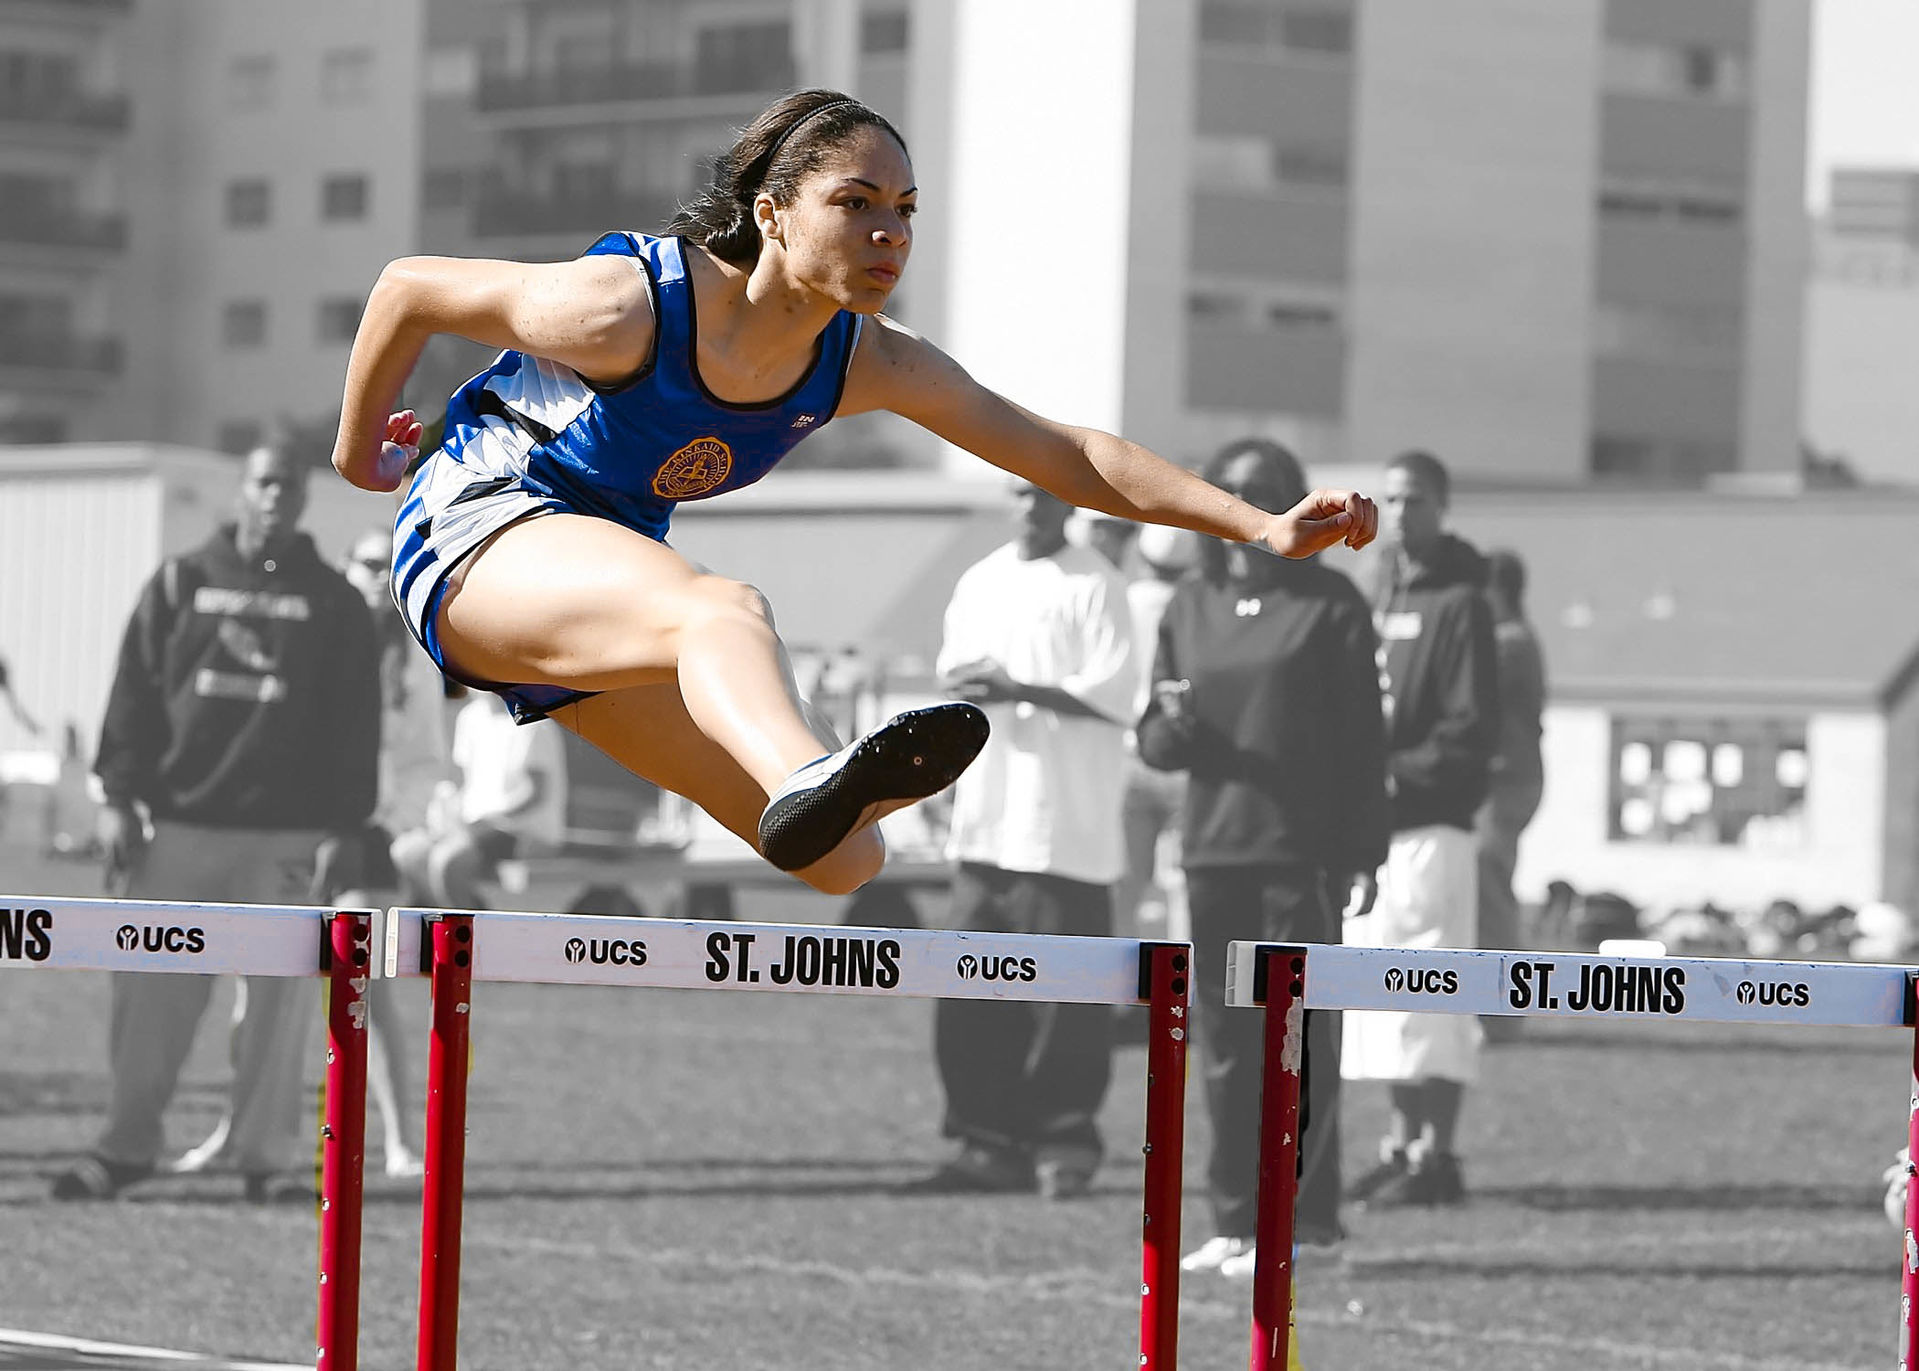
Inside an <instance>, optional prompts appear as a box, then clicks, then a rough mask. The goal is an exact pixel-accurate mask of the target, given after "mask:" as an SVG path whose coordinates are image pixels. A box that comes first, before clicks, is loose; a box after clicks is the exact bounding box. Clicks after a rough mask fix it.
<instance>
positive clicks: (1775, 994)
mask: <svg viewBox="0 0 1919 1371" xmlns="http://www.w3.org/2000/svg"><path fill="white" fill-rule="evenodd" d="M1733 996H1734V998H1736V999H1737V1000H1738V1001H1739V1003H1741V1004H1763V1005H1774V1006H1778V1007H1780V1008H1785V1007H1787V1006H1791V1005H1797V1006H1799V1007H1800V1008H1801V1009H1803V1008H1805V1007H1806V1006H1807V1005H1810V1004H1811V1003H1812V987H1811V986H1809V985H1807V984H1806V983H1805V982H1804V981H1759V982H1753V981H1741V982H1740V983H1739V988H1738V989H1737V990H1735V991H1734V992H1733Z"/></svg>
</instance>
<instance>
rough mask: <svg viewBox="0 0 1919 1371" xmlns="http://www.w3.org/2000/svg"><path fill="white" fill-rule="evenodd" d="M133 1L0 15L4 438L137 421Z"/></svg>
mask: <svg viewBox="0 0 1919 1371" xmlns="http://www.w3.org/2000/svg"><path fill="white" fill-rule="evenodd" d="M131 10H132V5H131V3H130V0H92V2H91V3H65V4H62V3H58V0H21V3H13V4H8V5H6V6H4V7H0V443H51V442H62V441H65V440H67V439H69V438H76V437H84V436H87V435H88V434H89V433H90V432H94V431H99V430H100V429H103V428H110V427H112V426H114V425H115V424H116V423H125V422H131V416H130V415H128V414H127V413H126V412H125V406H123V405H116V404H115V403H114V402H115V400H117V399H118V398H119V395H118V392H119V390H120V387H121V378H122V376H123V374H124V371H125V363H126V355H127V348H126V343H127V324H128V319H127V300H126V278H127V207H128V200H129V197H130V194H131V193H132V191H131V186H130V178H131V177H132V176H134V175H135V173H134V172H133V171H132V170H131V168H132V166H133V165H135V164H137V159H136V158H134V157H133V156H131V155H130V147H129V144H130V142H131V135H130V130H131V128H132V126H133V117H132V101H131V100H130V99H129V96H128V79H127V69H128V62H127V58H128V51H129V39H130V36H131V33H132V30H133V27H134V26H133V24H132V22H131V20H130V14H131Z"/></svg>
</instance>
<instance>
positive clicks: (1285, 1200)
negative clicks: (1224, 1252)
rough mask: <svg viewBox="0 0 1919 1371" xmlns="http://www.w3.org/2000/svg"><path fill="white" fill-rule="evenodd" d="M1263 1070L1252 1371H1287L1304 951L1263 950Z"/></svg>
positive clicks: (1303, 1035)
mask: <svg viewBox="0 0 1919 1371" xmlns="http://www.w3.org/2000/svg"><path fill="white" fill-rule="evenodd" d="M1262 953H1263V956H1262V958H1261V961H1260V972H1262V973H1263V974H1264V977H1265V990H1264V993H1265V1000H1266V1040H1265V1067H1264V1073H1265V1074H1264V1077H1263V1082H1262V1085H1261V1099H1260V1117H1259V1216H1258V1219H1257V1221H1256V1222H1257V1228H1256V1232H1255V1234H1254V1238H1253V1241H1254V1242H1255V1244H1256V1247H1255V1249H1254V1256H1253V1358H1252V1368H1253V1371H1269V1368H1271V1371H1286V1345H1287V1341H1288V1339H1289V1338H1290V1337H1291V1336H1292V1321H1293V1217H1294V1212H1295V1210H1296V1209H1297V1207H1298V1200H1299V1081H1300V1065H1301V1063H1302V1062H1303V1060H1304V1058H1305V1052H1306V949H1305V948H1303V947H1271V948H1264V949H1262Z"/></svg>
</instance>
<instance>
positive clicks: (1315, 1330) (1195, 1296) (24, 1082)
mask: <svg viewBox="0 0 1919 1371" xmlns="http://www.w3.org/2000/svg"><path fill="white" fill-rule="evenodd" d="M36 874H37V875H39V876H40V877H41V878H42V879H41V883H40V888H43V889H53V888H57V886H56V885H51V884H48V883H47V881H46V879H44V873H36ZM61 874H62V873H55V876H56V878H58V877H59V876H60V875H61ZM29 879H31V878H30V877H29V876H28V875H27V874H26V873H23V872H22V871H21V870H19V869H18V868H16V869H15V870H13V871H12V872H11V873H9V874H8V875H0V888H5V887H7V886H9V885H12V886H14V888H15V889H16V890H23V889H29V888H32V887H31V886H30V885H22V884H20V882H22V881H26V880H29ZM69 888H74V887H69ZM76 893H78V891H77V889H76ZM407 989H408V990H409V991H410V992H412V993H411V994H410V995H409V999H408V1005H407V1008H408V1010H409V1013H410V1016H411V1019H412V1021H413V1022H414V1023H415V1024H419V1025H423V1024H424V1022H425V1016H426V1004H425V991H424V987H423V986H419V985H410V986H408V987H407ZM106 990H107V985H106V977H105V976H104V975H100V974H97V973H46V972H22V971H16V970H8V971H0V1325H4V1326H10V1327H17V1328H28V1329H37V1330H41V1331H45V1332H56V1333H67V1334H74V1335H82V1336H87V1337H97V1338H104V1339H111V1340H118V1341H125V1342H135V1343H150V1344H159V1345H165V1346H172V1347H180V1348H185V1349H191V1350H194V1351H199V1352H209V1353H220V1354H224V1355H230V1356H248V1357H257V1358H266V1359H284V1360H286V1361H301V1360H306V1361H307V1362H308V1363H309V1364H310V1363H311V1358H312V1344H311V1332H312V1324H313V1303H314V1294H313V1285H314V1265H315V1261H314V1259H315V1248H316V1234H317V1226H316V1222H315V1216H314V1214H313V1213H312V1211H311V1210H310V1209H308V1208H306V1207H303V1206H293V1207H280V1208H258V1207H249V1206H246V1205H243V1204H242V1203H240V1201H239V1199H238V1188H239V1187H238V1182H237V1181H236V1180H234V1179H232V1178H193V1179H190V1180H179V1181H163V1182H156V1183H154V1184H152V1185H149V1186H147V1187H144V1188H142V1189H140V1190H137V1191H135V1192H134V1193H133V1195H132V1196H130V1197H129V1198H128V1199H127V1200H125V1201H124V1202H121V1203H115V1204H107V1205H83V1206H67V1205H55V1204H53V1203H51V1202H50V1201H48V1200H47V1199H46V1198H45V1193H46V1184H47V1179H48V1177H49V1176H50V1175H51V1174H52V1173H53V1172H54V1171H55V1170H56V1169H58V1167H59V1166H60V1165H61V1164H62V1162H63V1161H64V1160H65V1159H66V1158H67V1157H68V1156H69V1155H70V1154H71V1153H73V1152H74V1151H76V1150H77V1149H80V1148H82V1147H84V1145H85V1144H86V1143H87V1141H88V1140H89V1139H90V1137H91V1135H92V1132H93V1130H94V1129H95V1128H96V1126H97V1120H98V1118H99V1115H100V1110H101V1107H102V1104H103V1101H104V1096H105V1088H106V1085H105V1079H104V1071H103V1067H102V1058H103V1052H104V1047H103V1041H104V1025H105V1009H106ZM225 1003H226V996H225V994H224V993H223V994H222V995H220V996H218V997H216V1001H215V1010H214V1011H213V1012H212V1013H210V1014H209V1016H208V1019H207V1023H206V1025H205V1027H204V1028H203V1032H202V1037H201V1042H200V1044H199V1046H198V1048H197V1050H196V1054H195V1057H194V1059H193V1061H192V1062H191V1064H190V1065H189V1068H188V1072H187V1075H186V1078H185V1081H184V1083H183V1086H182V1090H181V1093H180V1097H179V1099H178V1101H177V1103H176V1106H175V1111H174V1114H173V1116H172V1120H171V1123H172V1134H171V1136H172V1140H173V1142H174V1143H175V1144H176V1145H184V1144H186V1143H189V1142H192V1141H196V1140H197V1138H198V1136H199V1135H200V1133H201V1132H202V1131H203V1130H204V1129H205V1128H206V1127H208V1126H210V1125H211V1123H212V1121H213V1118H214V1116H215V1114H216V1112H217V1110H218V1107H219V1102H220V1092H221V1089H222V1085H223V1082H224V1080H225V1078H226V1065H225V1060H224V1043H223V1041H222V1036H223V1035H221V1034H220V1033H219V1032H217V1031H215V1030H216V1027H217V1025H218V1023H220V1022H223V1018H222V1017H221V1013H222V1010H223V1009H224V1005H225ZM930 1011H931V1006H930V1004H928V1003H927V1002H924V1001H910V1000H909V1001H884V1000H867V999H853V998H846V999H836V998H828V997H810V996H782V995H765V996H737V995H733V996H709V995H701V994H699V993H697V992H683V991H656V992H651V993H644V992H631V991H618V990H600V989H576V988H568V987H544V986H500V985H485V986H481V987H478V988H477V990H476V994H475V1004H474V1028H473V1034H474V1043H475V1060H474V1074H473V1080H472V1133H471V1138H470V1142H469V1172H468V1176H469V1189H468V1200H467V1209H466V1248H465V1300H464V1304H463V1306H462V1312H461V1330H462V1345H463V1347H464V1349H465V1357H464V1364H465V1365H466V1366H467V1367H470V1368H473V1371H496V1369H497V1371H562V1369H565V1371H599V1369H600V1368H605V1369H606V1371H613V1368H622V1369H624V1368H637V1367H672V1368H723V1367H724V1368H731V1367H740V1366H750V1365H768V1366H780V1367H798V1368H815V1367H817V1368H849V1369H850V1368H889V1371H890V1368H902V1367H925V1368H933V1369H934V1371H945V1369H946V1368H953V1369H954V1371H957V1369H958V1368H963V1367H964V1368H975V1367H979V1368H983V1367H995V1368H997V1367H1014V1368H1027V1367H1032V1368H1041V1367H1044V1368H1055V1367H1059V1368H1065V1367H1071V1368H1080V1367H1095V1366H1104V1367H1114V1368H1118V1367H1127V1366H1133V1365H1136V1355H1135V1351H1134V1348H1135V1337H1136V1328H1137V1302H1138V1289H1139V1286H1138V1269H1139V1268H1138V1262H1139V1255H1138V1254H1139V1249H1138V1231H1139V1182H1140V1165H1139V1145H1140V1142H1141V1138H1142V1131H1143V1129H1142V1112H1143V1099H1144V1092H1143V1083H1142V1077H1141V1072H1142V1066H1143V1056H1142V1053H1141V1051H1140V1050H1139V1049H1129V1050H1126V1051H1124V1052H1123V1053H1122V1055H1121V1061H1120V1070H1119V1074H1118V1076H1117V1079H1116V1084H1115V1087H1114V1090H1113V1092H1112V1095H1111V1097H1110V1099H1109V1102H1108V1107H1107V1111H1106V1116H1105V1125H1106V1128H1107V1131H1108V1136H1109V1141H1110V1144H1111V1148H1110V1157H1109V1161H1108V1164H1107V1166H1106V1168H1105V1169H1104V1170H1103V1171H1102V1173H1101V1175H1100V1178H1099V1185H1098V1186H1097V1188H1096V1191H1095V1193H1094V1195H1093V1196H1092V1197H1090V1198H1089V1199H1087V1200H1085V1201H1083V1202H1078V1203H1072V1204H1066V1205H1058V1206H1045V1205H1042V1204H1041V1203H1040V1202H1038V1201H1037V1200H1031V1199H1022V1198H1005V1197H993V1198H973V1199H955V1198H932V1197H918V1196H906V1195H901V1194H899V1193H897V1189H898V1187H899V1186H900V1184H901V1183H902V1182H905V1181H907V1180H909V1179H911V1178H912V1177H914V1176H916V1175H918V1174H920V1173H921V1172H922V1171H924V1170H925V1169H926V1168H928V1167H929V1166H931V1165H932V1164H933V1163H935V1162H936V1161H937V1160H938V1159H939V1158H940V1157H941V1156H942V1155H944V1149H943V1146H942V1144H941V1143H940V1141H939V1139H938V1138H937V1136H936V1127H937V1119H938V1113H939V1104H940V1100H939V1091H938V1086H937V1082H936V1080H935V1077H934V1074H933V1070H932V1065H931V1061H930V1054H929V1047H928V1040H929V1023H930ZM1529 1027H1534V1028H1537V1029H1539V1030H1540V1031H1538V1032H1537V1033H1535V1034H1534V1035H1533V1036H1532V1037H1531V1039H1530V1040H1528V1041H1526V1042H1524V1043H1521V1044H1519V1045H1515V1046H1512V1047H1505V1048H1500V1049H1498V1050H1496V1051H1493V1052H1490V1053H1488V1055H1487V1057H1486V1059H1485V1081H1484V1083H1483V1086H1482V1088H1481V1089H1479V1090H1477V1091H1476V1092H1475V1093H1474V1094H1473V1095H1472V1096H1471V1097H1470V1098H1469V1101H1468V1109H1469V1114H1468V1120H1467V1125H1466V1129H1465V1139H1464V1142H1463V1151H1464V1153H1465V1156H1466V1158H1467V1166H1468V1181H1469V1184H1471V1185H1472V1186H1473V1188H1474V1198H1473V1203H1472V1204H1471V1205H1470V1207H1468V1208H1467V1209H1465V1210H1463V1211H1456V1212H1438V1213H1413V1214H1403V1213H1402V1214H1395V1215H1393V1216H1391V1217H1388V1216H1385V1215H1381V1214H1371V1213H1367V1214H1354V1215H1350V1216H1349V1219H1348V1222H1349V1226H1350V1227H1351V1228H1352V1230H1353V1236H1352V1238H1351V1240H1350V1241H1349V1242H1348V1243H1347V1244H1346V1247H1345V1250H1344V1251H1343V1253H1342V1254H1340V1256H1339V1257H1337V1258H1321V1259H1318V1260H1317V1261H1316V1262H1312V1263H1309V1264H1308V1266H1307V1268H1306V1269H1305V1270H1304V1272H1303V1273H1302V1277H1301V1295H1302V1309H1301V1314H1300V1320H1301V1333H1302V1341H1303V1345H1304V1349H1305V1352H1306V1357H1307V1364H1308V1366H1309V1367H1311V1368H1313V1371H1326V1369H1327V1368H1352V1369H1356V1371H1370V1368H1382V1369H1383V1368H1398V1367H1413V1366H1418V1367H1420V1368H1422V1369H1423V1371H1424V1369H1429V1371H1574V1368H1578V1371H1625V1369H1626V1368H1658V1369H1659V1371H1676V1369H1678V1368H1694V1367H1698V1368H1713V1369H1714V1371H1838V1369H1839V1368H1846V1369H1847V1371H1853V1369H1854V1368H1857V1369H1859V1371H1864V1369H1865V1368H1877V1367H1886V1366H1890V1365H1891V1364H1892V1363H1893V1360H1894V1357H1893V1351H1894V1344H1895V1333H1896V1323H1897V1315H1898V1301H1899V1296H1898V1264H1897V1263H1898V1242H1897V1238H1896V1236H1895V1235H1894V1233H1893V1231H1892V1230H1891V1228H1890V1227H1889V1226H1888V1225H1887V1224H1886V1222H1885V1219H1884V1218H1883V1216H1882V1215H1881V1214H1880V1212H1879V1207H1878V1186H1877V1184H1876V1179H1875V1178H1876V1177H1877V1174H1878V1172H1879V1170H1880V1169H1881V1168H1882V1167H1883V1166H1884V1164H1885V1163H1886V1161H1887V1160H1888V1159H1889V1157H1890V1154H1891V1152H1892V1151H1893V1150H1894V1149H1895V1148H1896V1147H1897V1146H1899V1145H1900V1144H1901V1142H1902V1141H1903V1138H1904V1132H1905V1109H1904V1103H1905V1097H1906V1084H1905V1073H1906V1068H1907V1060H1908V1046H1907V1044H1906V1043H1905V1042H1904V1041H1902V1035H1900V1034H1897V1033H1888V1034H1874V1033H1856V1032H1850V1031H1844V1030H1802V1031H1796V1032H1795V1031H1789V1030H1757V1031H1755V1030H1735V1029H1731V1028H1724V1027H1714V1026H1701V1027H1691V1026H1680V1025H1668V1026H1651V1025H1612V1026H1608V1027H1605V1028H1603V1029H1602V1028H1596V1027H1594V1026H1590V1025H1565V1024H1559V1023H1553V1024H1533V1025H1529ZM421 1042H423V1036H416V1040H415V1044H414V1046H415V1047H418V1046H419V1045H420V1043H421ZM417 1055H418V1054H416V1056H417ZM313 1073H314V1076H315V1078H316V1079H317V1077H318V1074H319V1062H318V1035H317V1031H316V1037H315V1061H314V1065H313ZM415 1077H416V1079H415V1083H414V1084H415V1087H416V1093H417V1088H418V1086H419V1085H420V1082H419V1080H418V1072H417V1071H416V1072H415ZM1192 1086H1193V1089H1192V1091H1191V1096H1192V1098H1191V1104H1192V1106H1193V1107H1192V1110H1191V1113H1190V1118H1189V1133H1188V1165H1187V1178H1188V1187H1189V1191H1190V1196H1189V1200H1188V1204H1187V1209H1186V1213H1185V1225H1186V1233H1187V1237H1188V1244H1187V1245H1188V1246H1190V1245H1192V1243H1193V1242H1196V1241H1198V1240H1199V1239H1201V1238H1203V1237H1205V1236H1206V1234H1207V1233H1208V1231H1209V1230H1208V1227H1207V1223H1206V1219H1207V1216H1206V1212H1205V1205H1204V1203H1203V1200H1202V1198H1201V1196H1202V1194H1203V1182H1202V1172H1201V1166H1202V1163H1203V1158H1204V1151H1205V1138H1206V1128H1205V1121H1204V1118H1203V1114H1202V1111H1201V1110H1200V1109H1199V1108H1198V1105H1199V1099H1198V1095H1199V1092H1198V1089H1197V1087H1198V1081H1197V1078H1195V1079H1194V1080H1193V1082H1192ZM1382 1114H1383V1109H1382V1101H1381V1099H1380V1098H1379V1097H1378V1092H1377V1091H1366V1090H1352V1091H1349V1095H1348V1099H1347V1103H1346V1121H1347V1124H1348V1136H1349V1149H1350V1150H1349V1153H1348V1161H1349V1164H1350V1165H1352V1166H1355V1167H1356V1166H1359V1165H1361V1164H1363V1162H1364V1161H1365V1160H1366V1157H1365V1154H1366V1153H1367V1152H1369V1151H1370V1149H1371V1147H1372V1145H1373V1139H1374V1138H1376V1137H1377V1135H1378V1131H1379V1127H1380V1123H1381V1119H1382ZM374 1131H375V1133H376V1136H377V1129H376V1130H374ZM375 1153H376V1157H377V1144H375ZM369 1170H370V1174H371V1175H372V1176H373V1177H374V1178H373V1179H370V1181H369V1203H368V1207H367V1217H366V1282H365V1295H364V1331H363V1336H362V1352H363V1364H364V1365H366V1366H367V1367H369V1368H375V1367H377V1368H399V1367H402V1366H407V1365H410V1364H411V1359H412V1340H413V1329H414V1310H413V1301H414V1279H415V1274H416V1262H417V1253H418V1245H419V1236H418V1226H419V1211H418V1200H417V1191H415V1190H412V1189H409V1188H408V1187H406V1186H404V1185H396V1184H394V1183H391V1182H387V1181H385V1180H383V1179H379V1178H378V1177H377V1164H376V1165H374V1166H371V1167H370V1168H369ZM1182 1305H1183V1317H1182V1331H1181V1339H1182V1352H1183V1357H1182V1361H1183V1363H1184V1364H1185V1365H1186V1366H1189V1367H1209V1368H1210V1367H1219V1368H1223V1367H1231V1366H1236V1365H1238V1366H1243V1365H1244V1364H1245V1361H1246V1324H1247V1317H1248V1291H1247V1288H1246V1287H1245V1286H1243V1285H1232V1284H1229V1283H1227V1282H1225V1281H1223V1280H1220V1279H1218V1278H1206V1279H1195V1278H1190V1277H1189V1278H1188V1279H1187V1281H1186V1283H1185V1286H1184V1292H1183V1299H1182Z"/></svg>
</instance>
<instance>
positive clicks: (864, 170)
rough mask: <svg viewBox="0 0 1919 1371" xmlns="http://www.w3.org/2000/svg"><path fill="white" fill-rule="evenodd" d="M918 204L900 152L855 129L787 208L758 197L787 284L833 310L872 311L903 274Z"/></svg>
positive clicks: (871, 132) (880, 134)
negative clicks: (803, 288) (781, 252)
mask: <svg viewBox="0 0 1919 1371" xmlns="http://www.w3.org/2000/svg"><path fill="white" fill-rule="evenodd" d="M918 200H919V193H918V189H917V188H916V187H915V186H914V184H913V165H912V163H910V162H908V161H907V160H906V150H905V149H904V148H902V147H901V146H900V145H899V144H898V143H897V142H895V141H894V140H893V138H892V136H891V135H890V134H888V133H887V132H886V131H885V130H884V129H878V128H873V127H872V126H870V125H863V126H861V127H859V128H856V129H855V130H854V131H853V133H852V135H851V136H850V137H849V138H848V139H847V141H846V142H844V143H842V144H841V145H840V146H839V147H838V148H836V149H834V150H833V151H832V152H830V153H828V154H827V157H826V160H825V161H824V162H822V163H821V164H820V166H819V167H818V169H817V170H815V171H814V172H813V174H812V175H811V176H809V177H807V178H806V180H804V181H802V182H801V183H800V188H799V190H798V192H797V193H796V194H795V195H794V198H793V203H792V204H790V205H786V206H783V207H776V206H774V205H773V204H772V202H771V199H770V197H768V198H765V199H764V201H763V204H762V207H761V210H760V213H761V220H760V222H761V224H762V227H763V230H764V231H767V232H768V236H769V237H774V238H776V239H777V241H778V242H779V243H780V244H781V246H782V247H783V248H784V249H785V253H786V269H787V272H788V273H789V274H790V275H791V276H792V277H793V278H794V279H795V280H797V281H800V282H802V283H804V284H805V285H807V286H810V287H812V288H813V289H814V290H816V291H818V292H819V293H820V294H822V295H824V296H826V297H827V298H828V299H830V300H832V301H833V303H835V304H836V305H838V306H839V307H840V308H841V309H847V310H852V311H854V312H855V313H858V314H872V313H875V312H876V311H878V310H881V309H884V308H885V306H886V301H887V297H889V296H890V295H892V293H893V287H894V286H896V285H898V284H899V279H900V274H901V273H902V272H904V271H905V270H906V257H907V254H908V253H909V252H911V251H912V248H913V214H914V211H915V209H916V207H917V202H918ZM769 219H770V220H771V223H770V224H769V223H768V220H769Z"/></svg>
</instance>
